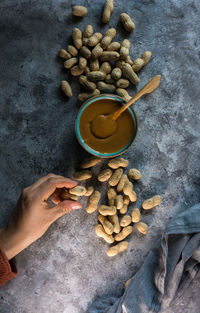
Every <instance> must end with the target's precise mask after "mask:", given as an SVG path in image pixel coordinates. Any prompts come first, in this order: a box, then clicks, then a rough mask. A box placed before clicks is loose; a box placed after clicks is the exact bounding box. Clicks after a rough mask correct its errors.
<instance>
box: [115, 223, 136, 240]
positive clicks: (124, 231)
mask: <svg viewBox="0 0 200 313" xmlns="http://www.w3.org/2000/svg"><path fill="white" fill-rule="evenodd" d="M132 231H133V226H126V227H124V228H122V230H121V232H120V233H119V234H117V235H116V236H115V240H116V241H121V240H124V239H125V238H126V237H128V236H129V235H130V234H131V233H132Z"/></svg>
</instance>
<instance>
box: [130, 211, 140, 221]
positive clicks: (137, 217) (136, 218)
mask: <svg viewBox="0 0 200 313" xmlns="http://www.w3.org/2000/svg"><path fill="white" fill-rule="evenodd" d="M131 218H132V222H133V223H138V222H139V221H140V219H141V213H140V210H139V209H138V208H135V209H133V211H132V213H131Z"/></svg>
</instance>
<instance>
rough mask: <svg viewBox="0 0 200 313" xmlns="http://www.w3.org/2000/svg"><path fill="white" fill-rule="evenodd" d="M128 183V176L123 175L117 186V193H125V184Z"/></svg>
mask: <svg viewBox="0 0 200 313" xmlns="http://www.w3.org/2000/svg"><path fill="white" fill-rule="evenodd" d="M126 181H127V175H126V174H123V175H122V177H121V178H120V181H119V183H118V185H117V192H118V193H120V192H122V191H123V188H124V185H125V182H126Z"/></svg>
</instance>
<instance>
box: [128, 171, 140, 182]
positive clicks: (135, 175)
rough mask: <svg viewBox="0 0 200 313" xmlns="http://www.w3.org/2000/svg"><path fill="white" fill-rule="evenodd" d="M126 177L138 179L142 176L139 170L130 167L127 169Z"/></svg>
mask: <svg viewBox="0 0 200 313" xmlns="http://www.w3.org/2000/svg"><path fill="white" fill-rule="evenodd" d="M128 177H129V178H130V179H133V180H139V179H141V178H142V174H141V172H140V171H139V170H138V169H136V168H130V170H129V171H128Z"/></svg>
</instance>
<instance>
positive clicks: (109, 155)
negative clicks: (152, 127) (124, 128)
mask: <svg viewBox="0 0 200 313" xmlns="http://www.w3.org/2000/svg"><path fill="white" fill-rule="evenodd" d="M103 99H105V100H106V99H110V100H112V99H113V100H114V101H117V102H119V103H121V104H122V105H123V104H125V103H124V100H123V99H122V98H121V97H120V96H117V95H112V94H102V95H100V96H95V97H92V98H90V99H88V100H86V101H85V102H84V103H83V104H82V106H81V108H80V109H79V111H78V115H77V118H76V121H75V132H76V137H77V139H78V142H79V143H80V145H81V146H82V147H83V149H84V150H86V151H87V152H88V153H90V154H92V155H94V156H96V157H99V158H113V157H116V156H118V155H120V154H122V153H124V152H125V151H127V149H129V148H130V147H131V145H132V144H133V142H134V141H135V138H136V135H137V131H138V119H137V116H136V113H135V111H134V110H133V109H132V108H131V107H129V108H128V109H127V110H129V112H130V114H131V116H132V119H133V124H134V132H133V136H132V138H131V140H130V142H129V143H128V144H127V145H126V146H125V147H123V148H122V149H121V150H118V151H116V152H114V153H100V152H98V151H95V150H93V149H92V148H91V147H89V146H88V145H87V144H86V143H85V142H84V140H83V138H82V137H81V134H80V129H79V123H80V118H81V115H82V113H83V112H84V110H85V109H86V108H87V107H88V106H89V105H92V104H93V103H94V102H96V101H98V100H103Z"/></svg>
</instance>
